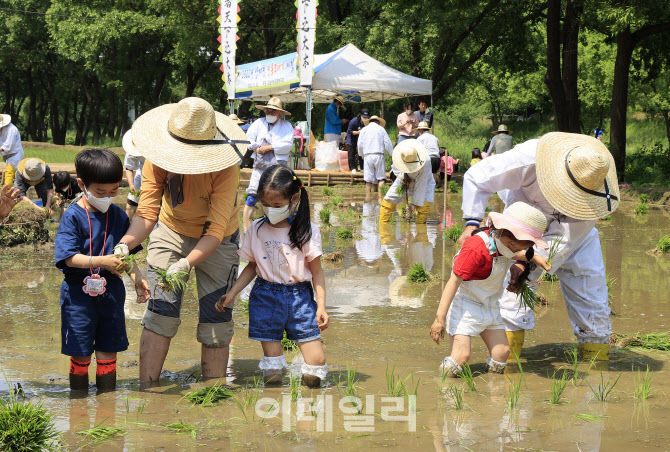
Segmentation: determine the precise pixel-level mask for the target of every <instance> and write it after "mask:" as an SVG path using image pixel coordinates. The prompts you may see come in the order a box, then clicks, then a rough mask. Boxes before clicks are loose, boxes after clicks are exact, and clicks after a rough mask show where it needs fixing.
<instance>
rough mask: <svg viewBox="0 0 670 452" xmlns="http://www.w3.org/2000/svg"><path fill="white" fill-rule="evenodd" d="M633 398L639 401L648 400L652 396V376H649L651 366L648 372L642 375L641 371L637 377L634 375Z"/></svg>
mask: <svg viewBox="0 0 670 452" xmlns="http://www.w3.org/2000/svg"><path fill="white" fill-rule="evenodd" d="M633 386H634V388H633V397H635V398H636V399H637V400H647V399H648V398H649V396H650V395H651V375H649V366H647V371H646V372H645V373H644V375H643V374H642V372H640V370H639V369H638V371H637V377H636V376H635V374H633Z"/></svg>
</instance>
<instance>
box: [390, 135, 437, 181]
mask: <svg viewBox="0 0 670 452" xmlns="http://www.w3.org/2000/svg"><path fill="white" fill-rule="evenodd" d="M428 161H430V159H429V158H428V149H426V147H425V146H424V145H423V144H421V143H420V142H419V140H414V139H411V138H410V139H408V140H403V141H401V142H400V144H398V145H397V146H396V147H395V149H394V150H393V164H394V165H395V166H396V168H398V170H400V172H402V173H414V172H416V171H419V170H420V169H421V168H423V166H424V165H425V164H426V162H428Z"/></svg>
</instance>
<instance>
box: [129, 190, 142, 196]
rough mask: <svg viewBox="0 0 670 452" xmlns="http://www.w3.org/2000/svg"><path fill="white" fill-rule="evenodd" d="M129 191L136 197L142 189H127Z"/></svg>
mask: <svg viewBox="0 0 670 452" xmlns="http://www.w3.org/2000/svg"><path fill="white" fill-rule="evenodd" d="M129 191H130V194H131V195H133V196H135V197H136V198H139V197H140V193H142V190H141V189H140V190H129Z"/></svg>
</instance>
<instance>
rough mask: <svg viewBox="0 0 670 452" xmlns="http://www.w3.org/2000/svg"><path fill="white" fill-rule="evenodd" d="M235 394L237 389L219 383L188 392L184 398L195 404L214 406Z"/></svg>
mask: <svg viewBox="0 0 670 452" xmlns="http://www.w3.org/2000/svg"><path fill="white" fill-rule="evenodd" d="M234 394H235V391H233V390H232V388H230V387H228V386H223V385H221V384H218V383H217V384H215V385H213V386H208V387H206V388H201V389H196V390H194V391H190V392H187V393H186V394H185V395H184V397H183V398H184V399H186V400H188V401H189V402H191V403H192V404H193V405H200V406H212V405H215V404H216V403H217V402H219V401H221V400H224V399H228V398H230V397H232V396H233V395H234Z"/></svg>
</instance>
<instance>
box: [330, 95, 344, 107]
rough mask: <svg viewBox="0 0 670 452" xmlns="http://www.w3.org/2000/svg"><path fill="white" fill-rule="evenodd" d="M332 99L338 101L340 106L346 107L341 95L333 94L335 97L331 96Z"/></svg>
mask: <svg viewBox="0 0 670 452" xmlns="http://www.w3.org/2000/svg"><path fill="white" fill-rule="evenodd" d="M333 100H336V101H338V102H339V103H340V104H341V105H342V108H347V107H345V105H344V97H342V96H335V97H333Z"/></svg>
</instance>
